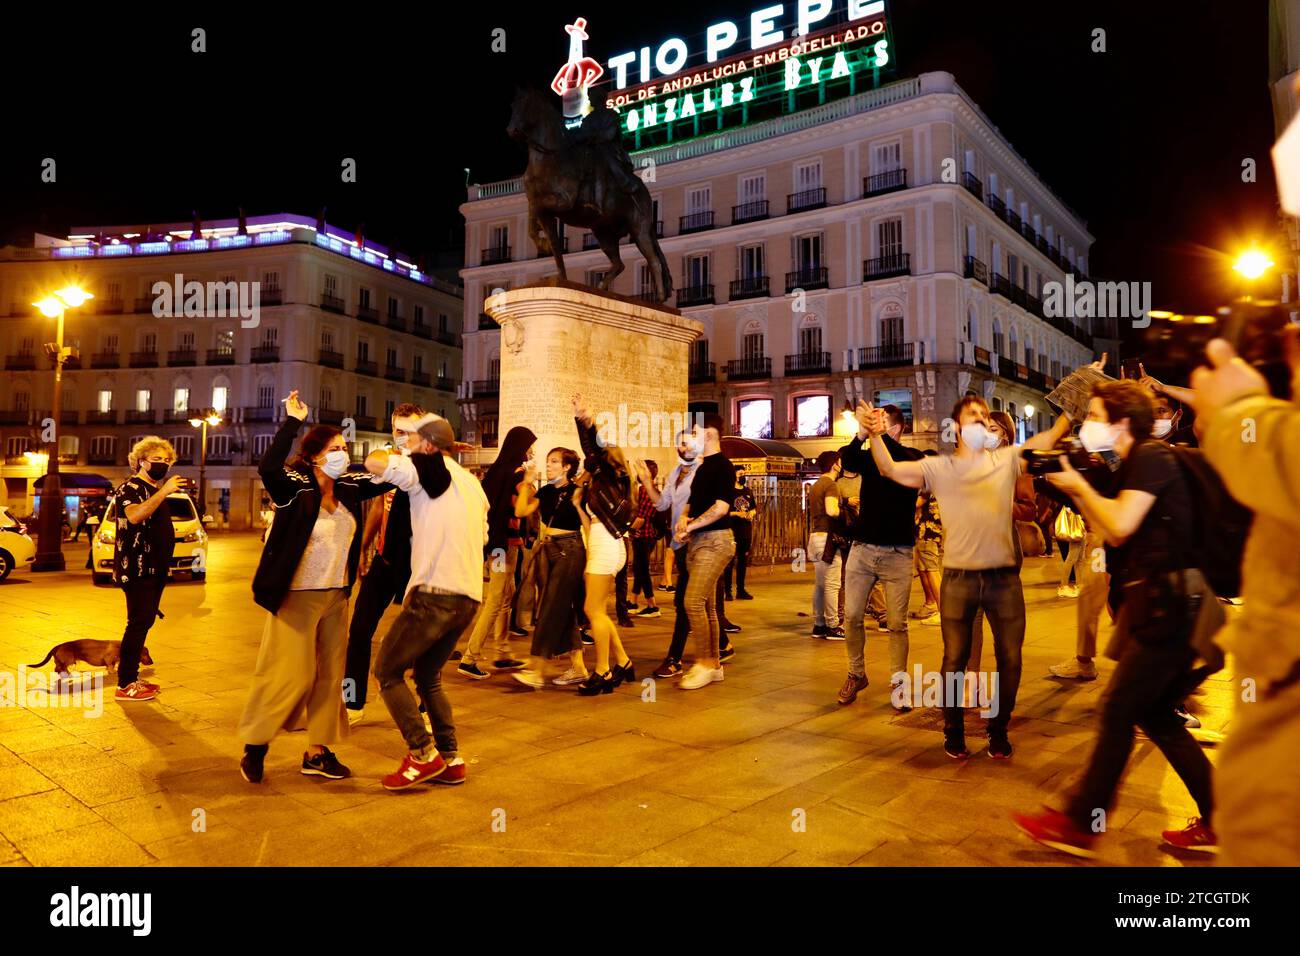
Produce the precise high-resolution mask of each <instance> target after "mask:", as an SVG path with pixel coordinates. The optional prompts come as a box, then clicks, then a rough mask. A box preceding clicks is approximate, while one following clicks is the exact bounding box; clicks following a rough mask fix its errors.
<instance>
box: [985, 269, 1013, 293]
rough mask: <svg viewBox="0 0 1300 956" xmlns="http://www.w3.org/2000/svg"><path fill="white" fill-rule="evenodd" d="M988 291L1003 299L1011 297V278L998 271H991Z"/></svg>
mask: <svg viewBox="0 0 1300 956" xmlns="http://www.w3.org/2000/svg"><path fill="white" fill-rule="evenodd" d="M989 291H991V292H993V293H994V294H995V295H1000V296H1002V297H1003V298H1004V299H1010V298H1011V280H1010V279H1008V278H1007V277H1006V276H1004V275H1003V274H1002V273H1000V272H995V273H993V275H992V277H991V278H990V281H989Z"/></svg>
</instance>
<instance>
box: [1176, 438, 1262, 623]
mask: <svg viewBox="0 0 1300 956" xmlns="http://www.w3.org/2000/svg"><path fill="white" fill-rule="evenodd" d="M1170 448H1171V450H1172V451H1173V453H1174V458H1175V459H1177V461H1178V465H1179V467H1180V468H1181V469H1182V473H1183V478H1184V479H1185V480H1186V481H1187V487H1188V490H1189V492H1190V493H1191V496H1192V510H1193V513H1194V515H1195V519H1194V520H1195V526H1194V527H1193V528H1192V533H1191V544H1192V547H1193V548H1194V549H1195V551H1196V553H1197V554H1198V555H1199V565H1198V566H1199V567H1200V570H1201V573H1202V574H1204V575H1205V579H1206V581H1208V582H1209V584H1210V587H1211V588H1213V589H1214V593H1215V594H1216V595H1218V596H1219V597H1225V598H1231V597H1240V595H1241V558H1242V554H1243V553H1244V552H1245V550H1246V538H1247V536H1249V534H1250V525H1251V522H1253V521H1254V519H1255V513H1254V512H1253V511H1251V510H1250V509H1249V508H1247V507H1246V506H1245V505H1243V504H1242V503H1241V502H1239V501H1237V499H1236V498H1234V497H1232V495H1230V494H1229V493H1228V489H1227V487H1226V486H1225V485H1224V484H1223V479H1222V478H1220V477H1219V473H1218V472H1217V471H1215V470H1214V466H1213V465H1211V464H1210V463H1209V461H1207V460H1206V458H1205V454H1204V453H1203V452H1202V451H1201V450H1200V449H1199V448H1190V447H1188V446H1185V445H1171V446H1170Z"/></svg>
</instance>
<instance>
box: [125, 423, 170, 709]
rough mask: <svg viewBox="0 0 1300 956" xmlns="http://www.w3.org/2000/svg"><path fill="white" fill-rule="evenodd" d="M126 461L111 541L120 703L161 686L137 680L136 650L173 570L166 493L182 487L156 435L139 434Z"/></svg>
mask: <svg viewBox="0 0 1300 956" xmlns="http://www.w3.org/2000/svg"><path fill="white" fill-rule="evenodd" d="M126 460H127V464H128V465H129V466H130V467H131V469H132V470H133V471H134V472H135V474H134V475H132V476H131V477H130V478H128V479H127V480H126V481H124V482H123V483H122V484H121V485H119V486H118V488H117V490H116V491H114V492H113V502H114V506H113V514H114V520H115V521H116V523H117V529H116V530H117V533H116V535H115V536H114V539H113V583H114V584H116V585H117V586H118V587H120V588H121V589H122V593H123V594H125V595H126V630H125V631H123V632H122V658H121V660H120V662H119V663H118V666H117V694H116V699H117V700H120V701H133V700H153V699H154V697H155V695H157V693H158V690H159V687H158V685H157V684H151V683H149V682H147V681H142V680H140V651H141V650H142V649H143V648H144V642H145V638H146V636H147V635H148V634H149V628H150V627H152V626H153V622H154V619H155V618H157V617H158V616H159V611H158V605H159V604H161V603H162V593H163V588H164V587H166V586H167V574H168V572H169V571H170V570H171V565H172V551H173V550H174V549H175V547H176V533H175V532H174V531H173V530H172V519H171V509H170V508H168V507H167V505H166V504H165V502H166V500H167V496H168V495H171V494H175V493H176V492H177V491H180V490H181V489H182V488H183V487H184V486H185V479H184V478H182V477H181V476H180V475H171V476H170V477H169V476H168V475H167V472H168V471H169V470H170V469H171V466H172V464H173V463H174V462H175V461H176V450H175V449H174V448H172V446H171V442H169V441H167V439H165V438H159V437H158V436H157V435H147V436H145V437H144V438H141V439H140V440H139V441H138V442H136V443H135V445H134V446H133V447H132V448H131V452H130V454H129V455H128V456H127V459H126Z"/></svg>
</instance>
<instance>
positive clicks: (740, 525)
mask: <svg viewBox="0 0 1300 956" xmlns="http://www.w3.org/2000/svg"><path fill="white" fill-rule="evenodd" d="M737 529H739V530H737ZM731 533H732V534H733V535H735V536H736V556H735V557H734V558H732V560H731V563H730V564H729V565H727V570H725V571H723V572H722V581H723V585H724V587H725V589H726V592H727V593H728V594H733V593H734V594H744V593H745V570H746V569H747V568H748V567H749V546H750V543H751V542H752V540H753V529H752V528H751V527H750V525H749V522H748V521H744V520H739V519H738V520H737V521H736V524H735V526H733V527H732V529H731ZM733 568H734V569H735V571H736V590H735V591H734V592H733V591H732V590H731V571H732V569H733Z"/></svg>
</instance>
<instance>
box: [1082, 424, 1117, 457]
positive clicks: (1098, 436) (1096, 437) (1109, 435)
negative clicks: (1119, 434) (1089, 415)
mask: <svg viewBox="0 0 1300 956" xmlns="http://www.w3.org/2000/svg"><path fill="white" fill-rule="evenodd" d="M1079 441H1081V442H1082V443H1083V447H1084V448H1086V449H1087V450H1088V451H1090V452H1099V451H1111V450H1113V449H1114V448H1115V426H1114V425H1109V424H1107V423H1106V422H1095V421H1086V422H1084V423H1083V424H1082V425H1080V426H1079Z"/></svg>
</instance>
